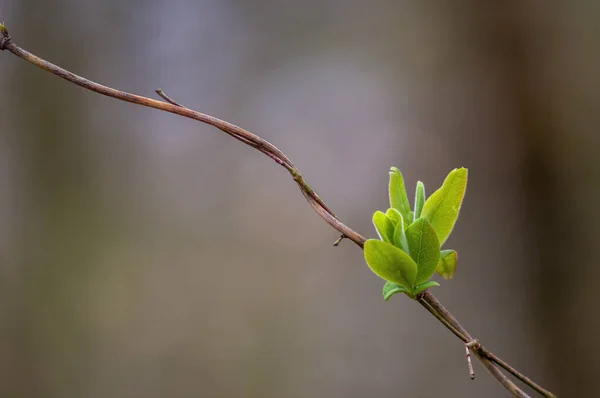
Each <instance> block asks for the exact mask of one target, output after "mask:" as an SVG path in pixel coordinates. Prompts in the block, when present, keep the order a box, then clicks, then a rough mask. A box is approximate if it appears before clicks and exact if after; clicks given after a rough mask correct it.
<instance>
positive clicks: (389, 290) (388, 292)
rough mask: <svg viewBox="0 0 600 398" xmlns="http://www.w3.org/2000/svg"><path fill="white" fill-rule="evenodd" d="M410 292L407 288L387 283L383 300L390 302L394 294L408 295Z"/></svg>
mask: <svg viewBox="0 0 600 398" xmlns="http://www.w3.org/2000/svg"><path fill="white" fill-rule="evenodd" d="M409 291H410V290H409V289H408V288H407V287H406V286H402V285H396V284H395V283H392V282H388V281H386V282H385V285H383V292H382V294H383V299H384V300H385V301H388V300H389V299H390V298H391V297H392V296H393V295H394V294H398V293H406V292H409Z"/></svg>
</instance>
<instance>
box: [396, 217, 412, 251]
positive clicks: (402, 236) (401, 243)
mask: <svg viewBox="0 0 600 398" xmlns="http://www.w3.org/2000/svg"><path fill="white" fill-rule="evenodd" d="M400 219H401V222H399V223H398V224H397V225H396V229H394V240H393V243H394V246H396V247H399V248H400V249H402V251H403V252H405V253H406V254H408V255H410V248H409V246H408V240H406V232H405V230H404V221H403V220H402V216H400Z"/></svg>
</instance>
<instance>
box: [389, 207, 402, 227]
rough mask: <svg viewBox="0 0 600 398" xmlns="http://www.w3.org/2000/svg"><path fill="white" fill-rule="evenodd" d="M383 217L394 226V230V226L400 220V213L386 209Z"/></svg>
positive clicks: (392, 209)
mask: <svg viewBox="0 0 600 398" xmlns="http://www.w3.org/2000/svg"><path fill="white" fill-rule="evenodd" d="M385 215H386V216H387V217H388V218H389V219H390V221H391V222H392V224H394V228H395V227H396V225H398V223H399V222H400V221H401V220H402V218H403V217H402V214H400V212H399V211H398V210H396V209H394V208H391V207H390V208H389V209H387V211H386V212H385Z"/></svg>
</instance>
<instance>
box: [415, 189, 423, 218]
mask: <svg viewBox="0 0 600 398" xmlns="http://www.w3.org/2000/svg"><path fill="white" fill-rule="evenodd" d="M424 204H425V184H423V183H422V182H421V181H417V190H416V192H415V220H416V219H418V218H420V217H421V212H422V211H423V205H424Z"/></svg>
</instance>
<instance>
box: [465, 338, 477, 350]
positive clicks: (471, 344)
mask: <svg viewBox="0 0 600 398" xmlns="http://www.w3.org/2000/svg"><path fill="white" fill-rule="evenodd" d="M465 346H466V347H467V348H470V349H474V350H479V347H481V343H480V342H479V340H477V339H473V340H471V341H469V342H468V343H465Z"/></svg>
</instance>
